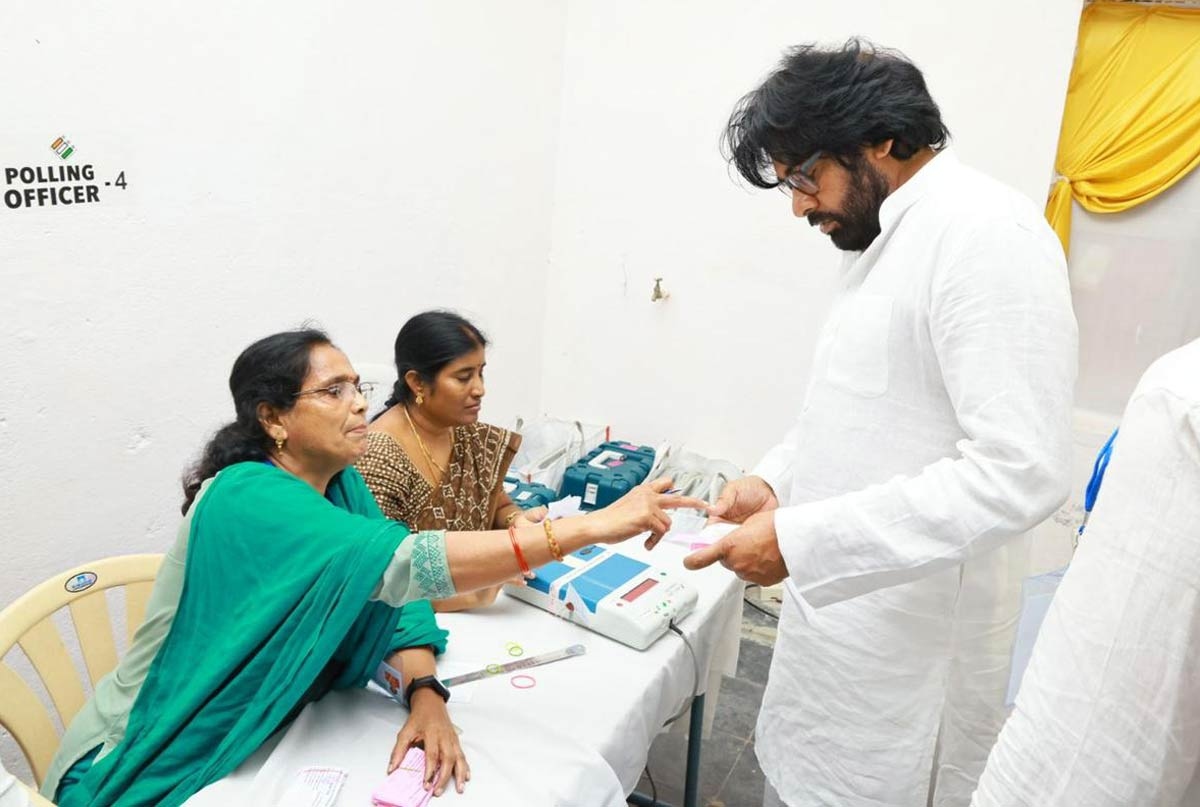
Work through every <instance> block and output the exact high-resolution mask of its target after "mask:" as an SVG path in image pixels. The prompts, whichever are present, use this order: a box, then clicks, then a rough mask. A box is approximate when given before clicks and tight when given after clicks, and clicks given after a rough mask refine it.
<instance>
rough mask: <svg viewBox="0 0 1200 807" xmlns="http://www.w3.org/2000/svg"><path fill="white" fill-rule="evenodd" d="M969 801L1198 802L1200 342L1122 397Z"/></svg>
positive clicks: (1118, 806)
mask: <svg viewBox="0 0 1200 807" xmlns="http://www.w3.org/2000/svg"><path fill="white" fill-rule="evenodd" d="M971 804H972V805H973V807H1077V806H1078V807H1129V806H1130V805H1136V807H1194V805H1200V341H1195V342H1192V343H1191V344H1189V345H1186V346H1185V347H1182V348H1179V349H1178V350H1176V351H1174V352H1172V353H1169V354H1167V355H1166V356H1164V357H1162V358H1161V359H1159V360H1158V361H1157V362H1155V363H1154V365H1153V366H1152V367H1151V368H1150V369H1149V370H1148V371H1147V372H1146V374H1145V376H1143V377H1142V380H1141V382H1140V383H1139V384H1138V386H1137V389H1136V390H1135V392H1134V394H1133V397H1132V398H1131V399H1130V401H1129V404H1128V406H1127V407H1126V409H1125V416H1124V418H1123V419H1122V420H1121V432H1120V434H1119V435H1118V436H1117V440H1116V443H1115V444H1114V447H1113V453H1112V459H1111V460H1110V462H1109V466H1108V472H1107V474H1106V475H1105V479H1104V485H1103V486H1102V487H1101V489H1100V494H1099V497H1098V498H1097V500H1096V506H1095V509H1094V510H1093V512H1092V515H1091V518H1090V519H1089V521H1088V526H1087V531H1086V532H1085V533H1084V535H1083V537H1082V538H1081V539H1080V544H1079V549H1078V551H1077V552H1076V553H1075V557H1074V558H1073V559H1072V561H1071V567H1070V569H1069V570H1068V571H1067V574H1066V576H1065V577H1064V578H1063V581H1062V585H1061V586H1060V587H1059V589H1058V592H1057V594H1056V595H1055V597H1054V601H1053V602H1052V603H1051V605H1050V610H1049V612H1048V613H1047V615H1046V620H1045V622H1044V623H1043V624H1042V629H1041V632H1040V634H1039V635H1038V640H1037V645H1036V646H1035V647H1034V651H1033V657H1032V659H1031V660H1030V663H1029V667H1028V669H1027V670H1026V672H1025V678H1024V680H1023V681H1022V682H1021V690H1020V694H1019V695H1018V696H1017V703H1016V707H1015V709H1014V711H1013V713H1012V716H1011V717H1010V718H1009V720H1008V722H1007V723H1006V724H1005V725H1004V730H1003V731H1002V732H1001V733H1000V739H999V741H998V742H997V743H996V746H995V748H994V749H993V750H992V754H991V757H990V758H989V759H988V763H987V769H986V770H985V771H984V773H983V776H982V778H981V779H980V782H979V790H978V791H977V792H976V793H975V798H974V800H973V801H972V802H971Z"/></svg>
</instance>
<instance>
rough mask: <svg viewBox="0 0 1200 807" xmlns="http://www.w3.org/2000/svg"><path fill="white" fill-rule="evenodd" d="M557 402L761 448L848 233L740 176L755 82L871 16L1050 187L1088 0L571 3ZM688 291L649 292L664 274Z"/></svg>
mask: <svg viewBox="0 0 1200 807" xmlns="http://www.w3.org/2000/svg"><path fill="white" fill-rule="evenodd" d="M568 8H569V12H568V17H567V46H566V78H565V81H564V98H563V109H562V121H561V136H560V139H559V157H558V166H559V170H558V185H557V191H556V195H555V206H554V229H553V249H552V256H551V275H550V287H549V306H548V308H547V319H546V322H547V327H546V343H545V344H546V348H545V373H546V375H545V387H544V390H545V391H544V399H543V400H544V403H545V408H546V409H547V410H549V411H551V412H559V413H572V414H576V415H579V416H583V417H588V418H591V419H596V420H607V421H610V422H612V423H613V425H614V433H616V434H620V435H621V436H622V437H625V438H629V439H636V440H649V439H653V438H657V437H660V436H661V437H667V438H670V439H673V440H676V441H684V442H687V443H688V444H689V445H690V446H691V447H693V448H694V449H696V450H698V451H700V452H702V453H706V454H709V455H711V456H721V457H726V458H729V459H732V460H734V461H735V462H738V463H741V464H744V465H752V464H753V463H754V462H756V461H757V459H758V457H759V456H761V454H762V453H763V452H764V451H765V450H766V449H767V448H768V447H769V446H770V445H771V444H772V443H773V442H774V441H775V440H777V439H778V438H779V437H780V436H781V435H782V434H783V432H784V431H785V429H786V427H787V426H788V425H789V424H790V422H791V419H792V418H793V417H794V416H795V413H796V411H797V405H798V402H799V400H800V397H801V393H802V389H803V386H804V384H805V382H806V378H807V374H808V370H809V362H810V356H811V350H812V343H813V339H814V337H815V333H816V331H817V328H818V327H819V325H820V322H821V320H822V318H823V316H824V313H825V310H826V307H827V304H828V302H829V299H830V293H831V289H832V283H833V279H834V272H835V270H836V266H837V262H838V253H837V250H836V249H835V248H834V247H832V245H831V244H829V242H828V239H827V238H825V237H824V236H822V235H821V234H820V233H819V232H817V231H816V230H812V229H810V228H809V227H808V226H807V223H806V222H803V221H801V220H797V219H794V218H793V217H792V215H791V212H790V208H789V205H788V203H787V201H786V200H785V199H784V198H783V197H782V196H781V195H780V194H779V193H777V192H774V191H756V190H752V189H751V190H747V189H746V188H745V187H743V186H741V185H739V184H738V183H737V182H735V181H734V180H733V179H731V178H730V174H729V171H728V169H727V168H726V165H725V164H724V162H723V161H722V159H721V157H720V154H719V152H718V137H719V135H720V132H721V130H722V127H723V125H724V123H725V121H726V119H727V117H728V115H729V113H730V111H731V109H732V107H733V105H734V103H735V101H736V100H737V99H738V98H739V97H740V96H741V95H743V94H744V93H746V92H748V91H749V90H751V89H753V87H754V86H756V85H757V83H758V82H759V81H760V80H761V79H762V78H763V77H764V76H765V75H766V73H767V72H768V71H769V70H770V69H771V68H772V67H773V66H774V65H775V63H776V62H777V61H778V59H779V56H780V54H781V51H782V49H783V48H784V47H786V46H788V45H791V44H797V43H800V42H804V41H820V42H826V43H832V44H836V43H840V42H842V41H844V40H845V39H846V38H847V37H848V36H850V35H852V34H860V35H864V36H867V37H869V38H871V39H873V40H875V41H876V42H879V43H881V44H884V45H888V46H891V47H896V48H899V49H901V50H903V51H904V52H905V53H906V54H907V55H908V56H909V57H910V58H912V59H913V60H914V61H915V62H916V63H917V64H918V65H919V66H920V67H921V68H922V70H923V71H924V72H925V75H926V78H927V81H928V83H929V87H930V91H931V93H932V94H933V96H934V98H935V99H936V100H937V101H938V103H939V104H940V106H941V108H942V111H943V114H944V118H945V120H946V121H947V123H948V125H949V127H950V130H951V132H952V134H953V135H954V145H955V148H956V149H957V151H958V153H959V155H960V157H961V158H962V159H963V160H964V161H966V162H968V163H971V164H973V165H975V166H976V167H978V168H980V169H982V170H984V171H986V172H988V173H990V174H992V175H994V176H996V177H999V178H1001V179H1003V180H1005V181H1007V182H1008V183H1010V184H1012V185H1014V186H1016V187H1017V188H1019V189H1020V190H1022V191H1024V192H1025V193H1027V194H1028V195H1029V196H1030V197H1032V198H1034V199H1036V200H1037V201H1038V203H1039V204H1042V203H1044V201H1045V198H1046V192H1047V190H1048V188H1049V180H1050V177H1051V172H1052V164H1053V158H1054V152H1055V147H1056V143H1057V138H1058V129H1059V123H1060V121H1061V118H1062V105H1063V99H1064V97H1065V93H1066V83H1067V77H1068V75H1069V73H1070V67H1071V61H1072V55H1073V52H1074V46H1075V35H1076V30H1077V26H1078V20H1079V12H1080V8H1081V4H1080V2H1078V0H1056V2H1052V3H1047V2H1045V1H1044V0H1017V1H1016V2H1012V3H1005V4H985V3H943V2H941V1H940V0H912V1H910V2H907V3H903V4H897V3H889V2H885V1H884V0H874V1H868V0H858V1H857V2H851V3H825V4H820V3H805V4H797V3H794V2H786V1H785V0H770V1H769V2H766V1H764V2H751V3H736V4H735V3H715V2H714V3H689V2H657V3H639V2H633V1H632V0H618V1H617V2H608V3H595V2H586V1H585V0H576V1H575V2H570V3H569V4H568ZM659 276H661V277H662V278H663V285H664V287H665V288H666V289H667V290H669V291H670V293H671V295H672V296H671V299H670V300H668V301H667V302H666V303H655V304H652V303H651V302H650V292H651V289H652V287H653V282H654V278H655V277H659Z"/></svg>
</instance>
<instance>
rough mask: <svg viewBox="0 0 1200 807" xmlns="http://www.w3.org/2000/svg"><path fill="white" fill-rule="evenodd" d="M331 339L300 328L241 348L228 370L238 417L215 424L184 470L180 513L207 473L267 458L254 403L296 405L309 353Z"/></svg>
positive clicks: (281, 407)
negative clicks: (197, 457)
mask: <svg viewBox="0 0 1200 807" xmlns="http://www.w3.org/2000/svg"><path fill="white" fill-rule="evenodd" d="M330 344H333V343H332V342H330V341H329V336H328V335H326V334H325V332H324V331H319V330H317V329H315V328H301V329H299V330H295V331H284V332H283V333H276V334H272V335H270V336H268V337H266V338H265V339H259V340H258V341H257V342H255V343H254V344H252V345H250V347H248V348H246V349H245V350H243V351H242V353H241V355H240V356H238V357H237V361H235V362H234V363H233V370H232V371H231V372H230V373H229V391H230V393H232V394H233V405H234V409H235V410H236V412H237V419H236V420H234V421H233V422H232V423H228V424H226V425H224V426H222V427H221V428H220V429H218V430H217V433H216V434H214V435H213V436H212V439H211V440H209V441H208V445H206V446H205V447H204V453H203V454H201V455H200V461H199V462H197V463H196V464H195V465H193V466H192V467H191V468H190V469H188V471H187V473H185V474H184V476H183V513H184V515H186V514H187V511H188V509H189V508H190V507H191V506H192V502H193V501H195V499H196V494H197V493H198V492H199V491H200V485H201V484H203V482H204V480H205V479H208V478H210V477H213V476H216V474H217V472H218V471H220V470H221V469H222V468H225V467H226V466H229V465H233V464H234V463H235V462H247V461H262V460H265V459H267V457H268V454H267V451H268V449H269V448H270V446H271V438H270V437H269V436H267V433H266V432H265V431H264V430H263V427H262V424H261V423H259V422H258V405H259V404H260V403H266V404H270V405H271V406H273V407H275V408H276V409H278V410H280V411H287V410H288V409H291V408H292V407H293V406H295V405H296V398H295V395H296V393H297V392H299V391H300V385H301V384H303V383H304V377H305V376H306V375H308V366H309V354H310V353H311V352H312V349H313V348H314V347H317V346H318V345H330Z"/></svg>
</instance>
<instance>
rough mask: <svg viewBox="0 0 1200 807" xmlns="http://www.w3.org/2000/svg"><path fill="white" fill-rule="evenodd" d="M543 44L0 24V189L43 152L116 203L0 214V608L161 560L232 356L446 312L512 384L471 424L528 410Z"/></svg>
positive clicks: (343, 338) (377, 6) (130, 10)
mask: <svg viewBox="0 0 1200 807" xmlns="http://www.w3.org/2000/svg"><path fill="white" fill-rule="evenodd" d="M563 26H564V11H563V9H561V7H560V5H559V4H558V3H557V2H556V1H555V0H510V1H509V2H506V3H504V4H485V3H469V4H468V3H446V2H424V3H392V2H380V1H378V0H372V1H370V2H365V3H352V4H346V3H336V2H332V0H324V1H323V2H313V1H312V0H309V1H308V2H302V3H295V2H288V3H285V2H272V3H233V2H229V3H195V2H182V0H172V1H171V2H163V0H156V1H155V2H148V1H147V0H142V2H136V3H117V4H112V5H105V6H97V5H94V4H89V3H84V2H65V3H57V4H36V3H19V4H12V3H9V4H6V5H5V8H4V11H3V13H2V14H0V73H2V74H3V75H4V76H6V78H5V80H4V81H3V82H2V83H0V109H3V110H4V114H3V117H2V119H0V170H2V169H3V168H4V167H6V166H23V165H41V166H48V165H52V164H61V163H62V161H61V160H60V159H59V158H58V157H57V156H56V155H55V154H54V153H53V152H51V150H50V148H49V146H50V143H51V141H52V140H53V139H55V138H56V137H58V136H59V135H66V136H67V137H68V138H69V139H70V140H71V141H72V142H73V143H74V144H75V146H76V152H75V154H73V155H72V156H71V157H70V159H69V160H68V162H69V163H73V164H83V163H94V164H95V165H96V168H97V171H99V172H101V173H102V174H103V175H104V176H103V177H102V179H106V180H109V181H111V179H112V178H115V176H113V175H115V174H116V169H122V170H124V171H125V174H126V180H127V182H128V188H127V189H126V190H125V191H123V192H118V191H117V189H115V188H112V187H109V188H102V190H101V201H100V203H98V204H93V205H80V206H75V207H70V208H65V207H49V208H44V209H40V210H39V209H20V210H11V209H9V208H7V207H4V206H0V344H2V345H3V347H4V349H3V351H0V378H3V379H4V382H3V383H2V384H0V525H2V526H0V548H2V553H0V558H2V560H0V569H2V571H0V604H7V603H9V602H11V601H12V600H13V599H15V598H16V596H17V595H18V594H19V593H20V592H22V591H24V590H26V589H27V588H28V587H30V586H31V585H33V584H34V583H35V582H38V581H40V580H42V579H44V578H46V577H48V576H50V575H51V574H53V573H55V572H57V571H60V570H62V569H64V568H66V567H69V566H71V565H73V564H76V563H81V562H84V561H86V560H89V559H92V558H96V557H103V556H107V555H114V554H123V553H128V552H138V551H162V550H164V549H165V547H166V546H168V545H169V542H170V540H171V539H172V538H173V537H174V531H175V529H176V526H177V524H178V512H179V504H180V493H179V476H180V472H181V470H182V468H183V467H184V465H185V464H187V463H188V462H189V461H190V460H191V459H192V458H193V457H194V456H195V454H196V453H197V451H198V450H199V448H200V447H201V445H202V443H203V441H204V439H205V437H206V435H207V433H208V432H210V431H211V430H212V429H213V428H215V427H216V426H218V425H219V424H220V423H221V422H223V421H224V420H227V419H228V418H229V417H230V416H231V414H232V407H231V405H230V403H229V394H228V389H227V387H226V383H227V379H228V373H229V368H230V366H231V364H232V362H233V359H234V357H235V356H236V355H237V353H238V351H239V350H240V349H241V348H243V347H244V346H245V345H247V344H248V343H249V342H251V341H252V340H254V339H256V338H258V337H260V336H264V335H266V334H268V333H270V332H273V331H275V330H278V329H282V328H286V327H291V326H294V325H297V324H299V323H300V322H301V321H302V320H304V319H306V318H310V317H312V318H315V319H317V320H318V321H319V322H320V324H322V325H323V326H325V327H326V328H327V329H328V330H329V331H330V332H331V333H332V335H333V336H334V338H335V339H336V340H337V341H338V342H339V343H340V344H341V346H342V347H344V348H345V349H346V350H347V352H348V353H349V355H350V357H351V358H352V359H354V358H358V359H359V360H360V361H371V362H390V360H391V344H392V340H393V339H394V338H395V333H396V330H397V329H398V328H399V326H400V324H401V323H402V322H403V321H404V319H405V318H406V317H408V316H409V315H410V314H413V313H415V312H416V311H418V310H422V309H424V308H428V307H433V306H453V307H456V308H458V309H460V310H462V311H464V312H465V313H467V314H468V315H469V316H471V317H473V318H475V319H476V320H477V321H478V322H479V323H480V324H481V325H482V326H483V327H484V328H485V330H487V331H488V332H489V334H490V336H491V337H492V338H493V342H494V349H493V350H492V351H491V355H490V357H489V359H490V361H491V363H492V370H493V373H494V375H495V376H496V377H497V378H509V379H513V381H512V383H507V384H503V385H501V384H496V385H494V386H493V388H492V392H491V397H490V398H489V402H488V407H487V412H486V413H485V414H486V415H487V416H489V417H490V418H492V419H494V420H498V421H500V422H508V421H509V420H510V419H511V417H512V415H513V414H514V413H516V412H517V411H525V412H529V411H532V410H535V409H536V408H537V405H538V403H539V400H540V378H541V375H542V373H541V369H540V368H541V350H540V337H541V333H542V328H543V320H544V308H543V301H544V291H543V290H544V286H545V277H546V256H547V255H548V253H549V237H550V236H549V227H550V220H551V211H550V208H551V199H552V189H553V171H554V165H553V160H552V159H551V158H550V157H551V155H553V153H554V141H555V137H556V129H557V117H558V108H559V98H560V95H561V93H560V85H561V80H562V66H561V60H562V46H563ZM2 180H3V174H2V173H0V181H2ZM6 189H7V188H6V186H3V185H0V192H3V191H4V190H6ZM381 380H384V379H381ZM5 742H6V743H8V741H7V740H5ZM2 751H3V757H2V758H3V762H4V764H5V765H6V766H8V767H9V768H10V769H13V770H18V771H20V770H23V769H24V767H23V765H22V764H19V763H18V762H17V757H16V756H15V753H14V751H13V747H12V745H11V743H8V744H6V745H3V748H2Z"/></svg>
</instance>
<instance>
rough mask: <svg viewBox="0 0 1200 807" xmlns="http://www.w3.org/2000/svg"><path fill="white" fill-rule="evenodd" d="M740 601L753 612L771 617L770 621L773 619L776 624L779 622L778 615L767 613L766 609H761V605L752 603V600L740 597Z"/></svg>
mask: <svg viewBox="0 0 1200 807" xmlns="http://www.w3.org/2000/svg"><path fill="white" fill-rule="evenodd" d="M742 601H743V602H744V603H746V605H749V606H750V607H751V608H753V609H754V610H755V611H758V612H760V613H763V614H766V615H767V616H769V617H771V619H774V620H775V621H776V622H778V621H779V614H776V613H774V612H772V611H768V610H767V609H766V608H763V607H762V606H761V605H759V604H758V603H756V602H754V600H752V599H750V598H749V597H742Z"/></svg>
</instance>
